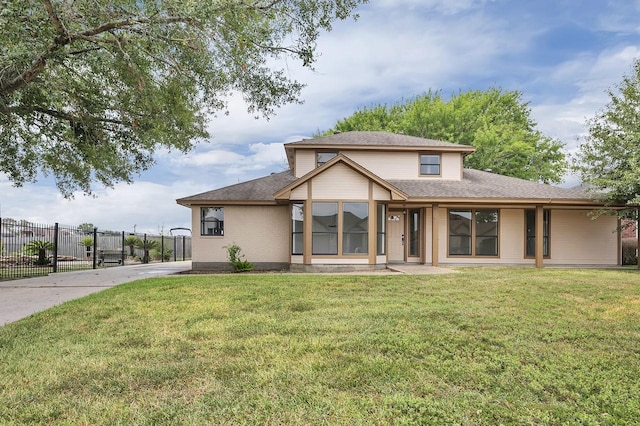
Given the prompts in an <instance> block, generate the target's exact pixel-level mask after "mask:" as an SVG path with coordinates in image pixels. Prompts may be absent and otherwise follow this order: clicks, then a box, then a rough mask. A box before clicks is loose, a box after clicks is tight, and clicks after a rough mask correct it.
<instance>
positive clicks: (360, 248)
mask: <svg viewBox="0 0 640 426" xmlns="http://www.w3.org/2000/svg"><path fill="white" fill-rule="evenodd" d="M368 248H369V203H342V254H360V253H362V254H367V253H368V252H369V249H368Z"/></svg>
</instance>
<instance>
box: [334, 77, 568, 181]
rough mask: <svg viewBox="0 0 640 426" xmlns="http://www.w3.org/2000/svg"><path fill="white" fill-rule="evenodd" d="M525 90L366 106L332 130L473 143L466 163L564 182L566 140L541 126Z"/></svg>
mask: <svg viewBox="0 0 640 426" xmlns="http://www.w3.org/2000/svg"><path fill="white" fill-rule="evenodd" d="M535 127H536V123H535V122H534V120H533V119H532V118H531V111H530V109H529V107H528V105H527V104H526V103H525V102H523V101H522V95H521V93H520V92H515V91H503V90H501V89H496V88H492V89H489V90H487V91H468V92H464V93H462V92H461V93H458V94H456V95H453V96H451V98H450V99H448V100H446V99H444V98H443V97H442V96H441V94H440V93H439V92H431V91H430V92H428V93H426V94H425V95H422V96H418V97H416V98H414V99H410V100H408V101H406V102H404V103H397V104H395V105H392V106H390V107H389V106H387V105H378V106H373V107H371V108H364V109H362V110H360V111H357V112H356V113H354V114H353V115H352V116H351V117H348V118H345V119H343V120H340V121H338V122H337V124H336V125H335V127H334V129H332V130H330V131H328V132H327V133H330V132H332V131H336V130H337V131H351V130H383V131H389V132H395V133H400V132H402V133H404V134H406V135H412V136H420V137H424V138H430V139H437V140H443V141H447V142H453V143H460V144H465V145H472V146H474V147H476V151H475V152H474V153H473V154H471V155H469V156H467V158H466V159H465V165H466V166H468V167H471V168H474V169H478V170H485V169H491V170H492V171H493V172H495V173H499V174H502V175H506V176H514V177H518V178H522V179H527V180H531V181H539V182H545V183H558V182H561V181H562V177H563V175H564V172H565V170H566V168H567V162H566V159H565V154H564V153H563V151H562V148H563V144H562V143H561V142H560V141H558V140H554V139H551V138H549V137H547V136H544V135H543V134H542V133H541V132H540V131H538V130H536V128H535Z"/></svg>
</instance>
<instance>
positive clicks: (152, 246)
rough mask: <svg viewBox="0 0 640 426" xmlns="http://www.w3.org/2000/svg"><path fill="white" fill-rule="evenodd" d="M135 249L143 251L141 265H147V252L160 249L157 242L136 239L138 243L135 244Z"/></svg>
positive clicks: (148, 257)
mask: <svg viewBox="0 0 640 426" xmlns="http://www.w3.org/2000/svg"><path fill="white" fill-rule="evenodd" d="M135 246H136V248H139V249H141V250H143V251H144V255H143V256H142V263H149V259H150V256H149V251H150V250H159V249H160V248H161V244H160V241H158V240H147V239H146V238H145V239H144V240H141V239H139V238H138V241H136V243H135Z"/></svg>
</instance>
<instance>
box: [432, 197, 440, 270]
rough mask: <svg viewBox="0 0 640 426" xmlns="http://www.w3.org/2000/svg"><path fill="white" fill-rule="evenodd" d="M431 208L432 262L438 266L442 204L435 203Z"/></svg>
mask: <svg viewBox="0 0 640 426" xmlns="http://www.w3.org/2000/svg"><path fill="white" fill-rule="evenodd" d="M431 210H432V211H431V264H432V265H433V266H438V265H439V264H440V260H439V259H438V246H439V245H440V243H439V241H440V239H439V236H440V232H439V223H440V205H439V204H434V205H433V206H432V207H431Z"/></svg>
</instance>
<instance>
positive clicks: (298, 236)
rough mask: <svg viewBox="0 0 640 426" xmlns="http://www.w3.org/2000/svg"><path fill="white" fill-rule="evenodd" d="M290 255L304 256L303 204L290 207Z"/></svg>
mask: <svg viewBox="0 0 640 426" xmlns="http://www.w3.org/2000/svg"><path fill="white" fill-rule="evenodd" d="M291 254H304V204H301V203H294V204H292V205H291Z"/></svg>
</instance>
